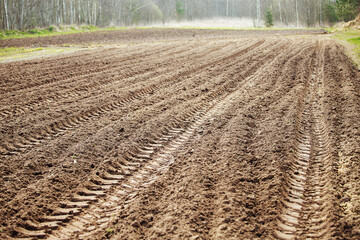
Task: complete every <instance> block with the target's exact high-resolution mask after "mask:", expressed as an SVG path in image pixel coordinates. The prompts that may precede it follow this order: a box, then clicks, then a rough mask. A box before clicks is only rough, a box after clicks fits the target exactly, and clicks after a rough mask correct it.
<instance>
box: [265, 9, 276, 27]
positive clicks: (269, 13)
mask: <svg viewBox="0 0 360 240" xmlns="http://www.w3.org/2000/svg"><path fill="white" fill-rule="evenodd" d="M273 22H274V19H273V14H272V11H271V9H270V8H268V9H266V12H265V26H266V27H268V28H270V27H272V26H274V23H273Z"/></svg>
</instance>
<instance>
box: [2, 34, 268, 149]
mask: <svg viewBox="0 0 360 240" xmlns="http://www.w3.org/2000/svg"><path fill="white" fill-rule="evenodd" d="M264 42H265V41H258V42H256V43H254V44H250V45H248V46H246V47H245V48H244V49H242V50H237V51H234V52H232V53H230V54H229V55H227V56H224V57H219V58H217V59H216V60H215V61H210V62H207V63H204V64H202V65H201V66H198V67H196V68H195V67H191V68H190V69H186V70H184V71H182V72H181V73H180V74H181V76H182V77H185V76H190V75H192V74H194V73H196V72H201V71H202V70H204V69H205V68H207V67H209V66H213V65H216V64H218V63H221V62H223V61H225V62H227V61H229V60H231V59H233V58H235V59H236V57H238V56H241V55H243V54H244V53H247V52H249V51H251V50H253V49H256V48H257V47H258V46H260V45H262V44H263V43H264ZM177 77H178V76H171V77H168V78H165V79H162V80H161V81H160V82H158V83H154V84H151V85H150V86H147V87H145V88H142V89H139V90H137V91H134V92H133V93H132V94H129V95H128V96H126V97H124V98H121V99H119V100H116V101H115V102H111V103H107V104H104V105H102V106H98V107H94V108H92V109H89V110H86V111H83V112H81V113H79V114H76V115H73V116H70V117H67V118H65V119H62V120H59V121H56V122H53V123H51V124H49V125H47V126H44V127H42V128H41V129H37V130H36V131H33V132H32V133H29V134H28V135H27V136H23V137H19V138H18V139H16V141H13V142H5V143H2V144H1V145H0V154H3V155H9V154H16V153H19V152H23V151H25V150H27V149H28V148H31V147H33V146H36V145H39V144H41V143H42V142H43V141H44V140H46V139H51V138H52V137H56V136H58V135H59V134H61V133H62V132H65V131H67V130H70V129H74V128H76V127H78V126H79V125H81V124H83V123H85V122H87V121H89V120H90V119H91V118H94V117H97V116H101V115H102V114H104V113H106V112H109V111H113V110H115V109H118V108H120V107H123V106H125V105H126V104H128V103H129V102H131V101H133V100H135V99H140V98H142V97H143V96H145V95H147V94H150V93H153V92H155V91H158V90H160V89H163V88H164V87H166V86H168V85H169V84H171V83H174V81H175V79H174V78H177Z"/></svg>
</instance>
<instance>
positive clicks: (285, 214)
mask: <svg viewBox="0 0 360 240" xmlns="http://www.w3.org/2000/svg"><path fill="white" fill-rule="evenodd" d="M323 56H324V47H323V46H322V47H321V49H320V58H319V59H316V60H317V64H318V66H317V70H316V71H315V72H314V73H313V74H312V75H311V76H309V78H310V80H308V82H307V83H306V86H305V90H304V94H303V96H302V97H300V99H299V105H298V114H297V119H296V120H297V129H296V132H295V141H294V143H293V156H292V160H291V164H290V166H289V167H288V169H287V172H286V173H285V177H284V182H283V191H282V209H281V213H280V215H279V219H278V222H277V227H276V228H277V230H275V232H274V237H275V238H276V239H283V240H290V239H329V238H331V236H332V234H333V227H332V225H333V221H334V217H333V216H332V214H331V208H332V207H333V205H332V199H331V197H332V195H331V193H330V191H331V182H330V180H331V177H330V176H331V175H330V173H331V169H332V162H331V161H332V158H331V154H330V151H329V148H330V145H331V143H330V138H329V128H328V124H327V121H326V119H325V117H324V114H323V113H324V109H323V103H322V96H323V89H322V81H323V77H324V74H323V67H324V60H323V59H324V58H323Z"/></svg>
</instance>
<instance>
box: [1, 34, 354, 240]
mask: <svg viewBox="0 0 360 240" xmlns="http://www.w3.org/2000/svg"><path fill="white" fill-rule="evenodd" d="M153 31H154V32H153V33H152V34H155V35H156V34H157V32H156V31H159V30H153ZM196 31H197V30H192V31H191V34H189V36H188V35H186V34H184V35H182V34H179V31H175V30H173V33H172V31H170V30H168V31H167V32H166V34H165V35H164V36H166V37H163V39H162V38H161V37H157V38H156V41H154V39H152V38H147V37H144V39H142V38H141V36H142V35H144V36H149V35H147V34H148V33H149V32H150V33H151V30H144V32H143V33H142V34H140V32H141V31H140V30H138V32H137V34H138V35H136V39H138V38H139V39H140V40H141V41H139V42H137V43H132V44H127V45H126V46H121V47H115V46H113V47H107V48H98V49H95V50H85V51H80V52H76V53H70V54H63V55H60V56H53V57H50V58H49V57H48V58H43V59H41V58H39V59H35V60H34V59H33V60H27V61H19V62H12V63H3V64H0V73H1V76H0V78H1V79H0V121H1V122H0V132H1V138H0V173H1V175H0V238H3V239H9V238H17V239H18V238H19V239H285V240H290V239H359V238H360V180H359V176H360V165H359V163H360V150H359V146H360V129H359V127H360V121H359V119H360V82H359V79H360V73H359V71H358V70H357V69H356V68H355V67H354V66H353V65H352V63H351V62H350V61H349V59H348V58H347V57H346V56H345V55H344V53H343V49H342V47H340V46H338V45H337V44H336V43H334V42H333V41H331V40H328V39H327V38H325V37H323V36H317V35H308V36H306V37H293V36H282V35H283V34H279V33H276V34H274V33H271V32H267V33H266V34H262V33H257V34H250V35H252V36H247V33H246V32H245V33H242V35H241V34H239V36H235V35H234V34H232V35H231V36H229V34H228V33H227V32H225V33H224V32H221V31H211V32H210V33H204V32H202V31H200V30H198V32H196ZM180 32H181V31H180ZM184 32H186V31H184ZM193 32H194V33H197V34H193ZM292 33H293V34H296V32H292ZM299 33H301V34H304V32H299ZM309 33H311V32H309ZM97 34H99V33H96V34H95V33H94V36H95V37H94V38H98V35H97ZM112 34H115V33H112ZM171 34H173V35H171ZM90 35H91V34H90ZM197 35H198V36H200V37H197ZM240 35H241V36H240ZM248 35H249V34H248ZM286 35H289V32H286ZM83 36H86V38H84V42H86V41H87V40H86V39H88V37H87V36H88V35H83ZM150 36H151V35H150ZM204 36H206V37H204ZM67 37H68V39H69V40H66V41H67V42H72V41H74V42H76V43H77V44H80V43H81V41H82V40H81V39H80V40H79V36H77V37H76V40H73V38H71V36H70V35H69V36H67ZM61 38H64V39H65V36H61ZM161 39H162V41H161ZM125 40H126V39H125ZM125 40H124V39H120V40H119V41H122V42H123V43H124V41H125ZM13 41H14V42H13V44H12V43H11V40H7V41H6V42H1V41H0V45H4V44H5V45H14V46H17V45H24V44H23V43H22V42H21V41H23V40H13ZM24 41H25V40H24ZM31 41H33V42H36V41H43V42H45V43H46V41H47V40H46V39H45V40H44V39H40V40H39V39H38V40H36V39H35V40H31ZM31 41H30V43H31ZM48 41H49V42H48V43H47V44H53V43H51V41H54V43H55V44H63V43H64V41H65V40H64V41H62V40H61V41H60V40H48ZM57 41H60V42H57ZM66 41H65V42H66ZM111 41H112V43H116V38H115V37H114V38H112V40H111ZM105 42H106V43H108V42H107V41H105ZM30 43H29V44H30ZM25 45H26V44H25ZM30 45H37V43H34V44H32V43H31V44H30Z"/></svg>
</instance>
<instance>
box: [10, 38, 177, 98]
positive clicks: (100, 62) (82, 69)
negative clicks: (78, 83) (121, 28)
mask: <svg viewBox="0 0 360 240" xmlns="http://www.w3.org/2000/svg"><path fill="white" fill-rule="evenodd" d="M174 48H175V49H176V48H183V46H182V45H181V44H178V45H175V46H168V47H166V48H164V46H158V47H155V48H153V49H151V50H148V51H144V49H141V50H137V51H136V53H135V54H131V55H127V54H125V56H121V57H120V58H118V56H119V52H118V51H121V52H123V49H120V50H118V49H113V51H112V52H111V53H110V54H109V55H105V56H103V53H102V52H100V51H98V52H97V53H98V54H97V58H96V59H95V60H94V58H89V59H88V60H83V59H82V58H80V59H81V62H82V63H80V64H77V65H75V68H74V64H73V60H69V65H68V66H66V64H65V66H66V67H69V68H72V69H66V68H64V66H63V65H60V69H59V64H58V63H56V66H55V68H54V67H53V68H51V69H50V70H48V71H45V72H44V71H43V70H42V69H38V71H37V70H33V71H32V72H31V77H32V78H35V79H36V82H33V81H28V82H26V85H25V86H22V85H21V84H17V85H16V86H14V87H13V88H11V86H4V88H6V89H5V90H6V93H7V95H11V93H13V92H15V91H19V90H27V89H30V88H34V87H38V86H42V85H47V84H51V83H56V82H59V81H63V80H64V79H67V78H66V77H67V76H68V72H69V71H71V74H72V77H79V76H83V77H87V76H89V75H91V74H93V73H95V72H100V71H105V70H111V69H112V68H114V67H115V66H116V65H117V64H118V62H124V61H125V62H129V64H131V61H135V60H138V59H143V58H146V57H151V56H154V55H156V54H160V53H163V52H165V53H166V52H168V51H173V50H174ZM114 50H115V51H114ZM80 57H81V56H80ZM77 58H79V57H78V56H77ZM114 58H115V59H116V61H114ZM30 63H31V62H30ZM89 63H91V64H92V65H93V66H95V67H94V68H92V69H89V68H88V64H89ZM62 64H64V63H63V62H62ZM37 72H39V73H40V74H41V75H39V74H38V73H37ZM54 73H55V75H52V76H51V78H49V74H54ZM9 74H10V76H11V78H10V79H9V80H8V81H6V82H10V83H11V82H12V81H11V80H12V79H16V80H17V79H22V78H23V77H22V76H18V75H17V74H16V73H15V74H14V73H13V72H9ZM14 82H15V83H16V81H14Z"/></svg>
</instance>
